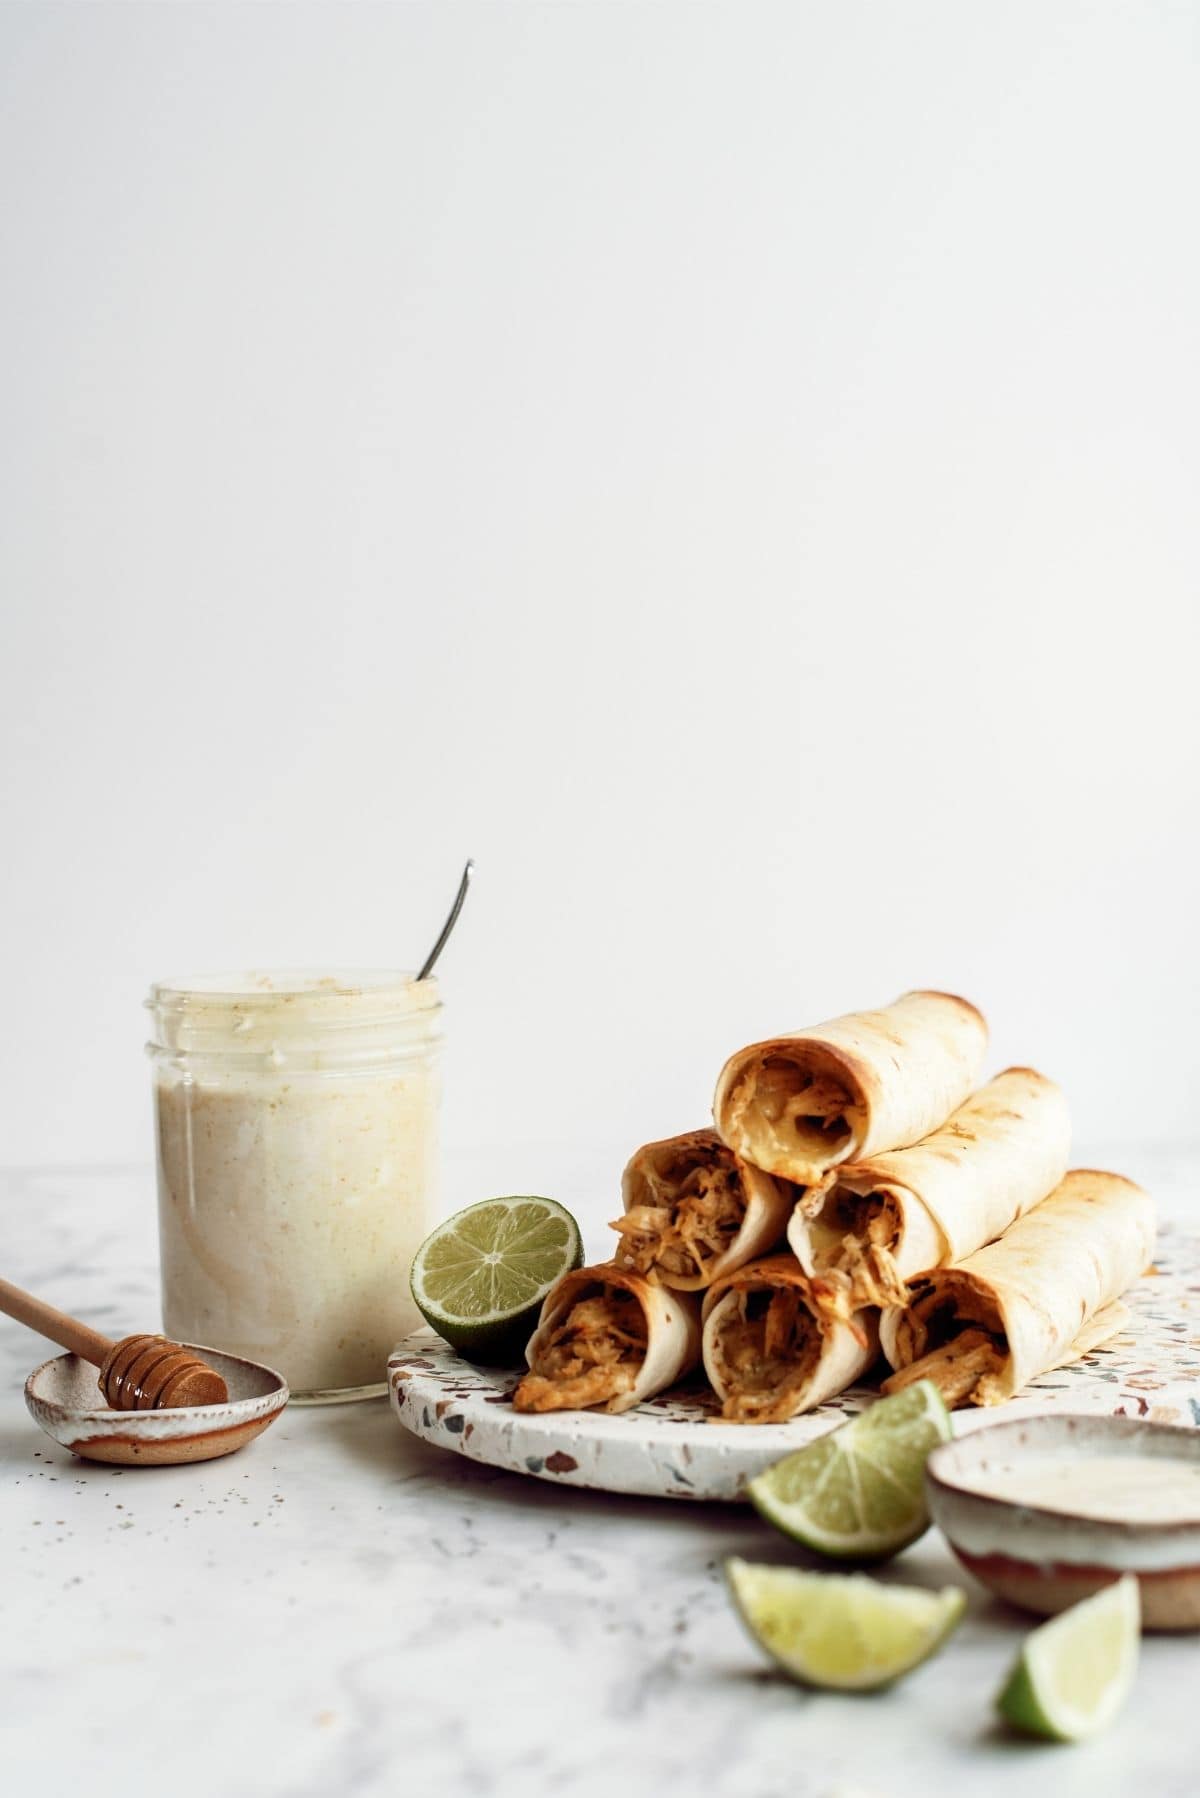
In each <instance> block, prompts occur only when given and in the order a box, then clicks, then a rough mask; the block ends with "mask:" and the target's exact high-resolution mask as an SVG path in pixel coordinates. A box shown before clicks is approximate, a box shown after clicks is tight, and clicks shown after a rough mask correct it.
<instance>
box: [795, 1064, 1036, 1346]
mask: <svg viewBox="0 0 1200 1798" xmlns="http://www.w3.org/2000/svg"><path fill="white" fill-rule="evenodd" d="M1070 1152H1071V1119H1070V1114H1069V1112H1068V1110H1067V1102H1066V1099H1065V1098H1064V1097H1063V1094H1062V1092H1061V1090H1060V1089H1059V1088H1058V1087H1057V1086H1056V1085H1055V1084H1054V1082H1053V1080H1048V1079H1047V1078H1046V1076H1045V1075H1044V1074H1039V1073H1036V1072H1035V1071H1034V1069H1033V1068H1006V1069H1005V1071H1004V1072H1003V1073H1002V1074H997V1075H996V1077H995V1079H994V1080H990V1081H989V1082H988V1084H987V1085H986V1086H984V1087H981V1088H980V1090H979V1091H978V1092H977V1093H972V1095H971V1097H970V1098H969V1099H968V1100H966V1102H965V1103H964V1104H962V1105H960V1106H959V1108H958V1110H957V1111H955V1112H954V1113H953V1114H952V1115H951V1116H950V1118H949V1119H948V1120H947V1121H946V1123H944V1124H943V1125H942V1127H941V1128H940V1129H939V1130H935V1131H934V1132H933V1133H932V1135H930V1136H927V1137H926V1138H925V1139H924V1141H923V1142H919V1143H916V1144H915V1145H914V1146H913V1147H912V1148H908V1149H893V1150H892V1151H891V1152H890V1154H886V1155H873V1156H871V1157H870V1159H869V1160H867V1161H859V1162H854V1163H852V1164H850V1165H846V1166H843V1167H840V1168H838V1169H836V1171H835V1172H834V1173H832V1174H831V1175H829V1176H828V1184H827V1185H825V1186H824V1187H820V1188H809V1189H808V1190H807V1192H806V1193H805V1195H804V1196H803V1197H802V1198H801V1200H800V1202H799V1203H798V1204H797V1205H796V1207H795V1210H794V1211H793V1213H792V1217H791V1221H790V1222H789V1224H788V1232H787V1235H788V1245H789V1247H790V1248H791V1250H792V1252H793V1254H794V1255H795V1256H796V1259H797V1260H798V1261H799V1263H800V1265H801V1267H803V1268H804V1269H805V1271H806V1272H807V1273H810V1274H812V1275H814V1276H816V1278H817V1279H818V1280H819V1281H820V1282H821V1283H822V1290H823V1291H824V1292H825V1293H826V1294H827V1295H832V1298H833V1301H834V1303H835V1304H836V1305H837V1306H838V1307H839V1308H841V1309H843V1310H845V1311H857V1310H860V1309H861V1307H862V1306H864V1305H903V1304H905V1303H906V1302H907V1299H908V1289H907V1282H908V1281H909V1280H911V1279H913V1278H914V1277H915V1276H916V1275H917V1274H923V1273H927V1272H928V1271H929V1270H930V1269H931V1268H935V1267H944V1266H946V1265H948V1264H949V1263H950V1262H954V1261H963V1260H965V1259H966V1257H967V1256H968V1255H971V1254H973V1253H974V1252H975V1250H976V1249H981V1248H982V1247H983V1246H984V1244H985V1243H988V1242H993V1241H994V1240H995V1239H996V1237H997V1236H1000V1235H1002V1234H1003V1233H1004V1231H1005V1230H1007V1229H1008V1227H1009V1225H1010V1224H1013V1223H1015V1222H1016V1220H1017V1218H1019V1217H1021V1216H1022V1215H1023V1214H1024V1213H1025V1212H1026V1211H1028V1210H1029V1209H1030V1207H1031V1206H1033V1205H1036V1204H1038V1202H1039V1201H1040V1200H1042V1199H1044V1198H1045V1197H1046V1196H1047V1194H1048V1193H1051V1192H1053V1191H1054V1189H1055V1187H1056V1186H1057V1185H1058V1183H1059V1181H1060V1180H1061V1179H1062V1177H1063V1175H1064V1174H1065V1173H1066V1171H1067V1162H1068V1159H1069V1157H1070Z"/></svg>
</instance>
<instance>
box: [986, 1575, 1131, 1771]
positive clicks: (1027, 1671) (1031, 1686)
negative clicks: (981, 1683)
mask: <svg viewBox="0 0 1200 1798" xmlns="http://www.w3.org/2000/svg"><path fill="white" fill-rule="evenodd" d="M1140 1640H1141V1603H1140V1599H1139V1595H1138V1583H1137V1580H1136V1578H1135V1577H1134V1575H1133V1574H1132V1573H1127V1574H1125V1576H1124V1577H1123V1578H1122V1579H1119V1580H1117V1581H1115V1583H1114V1584H1113V1585H1111V1586H1105V1587H1104V1588H1103V1590H1102V1591H1100V1592H1097V1593H1095V1594H1094V1595H1093V1596H1092V1597H1091V1598H1085V1599H1084V1600H1083V1601H1082V1603H1080V1604H1076V1605H1072V1606H1071V1608H1070V1610H1069V1611H1062V1612H1061V1613H1060V1614H1059V1615H1058V1616H1057V1617H1052V1618H1051V1619H1050V1621H1049V1623H1043V1624H1042V1625H1041V1627H1040V1628H1039V1629H1035V1630H1034V1631H1033V1633H1032V1635H1030V1636H1028V1637H1027V1638H1026V1640H1025V1646H1024V1647H1023V1648H1022V1650H1021V1652H1020V1654H1019V1655H1018V1657H1017V1662H1016V1665H1015V1666H1014V1667H1013V1670H1012V1672H1011V1673H1010V1674H1009V1676H1008V1680H1007V1681H1006V1683H1005V1685H1004V1687H1003V1689H1002V1690H1001V1692H1000V1695H999V1697H998V1698H997V1699H996V1706H997V1709H998V1710H999V1712H1000V1715H1001V1716H1002V1717H1003V1718H1004V1719H1005V1720H1006V1721H1007V1722H1009V1723H1011V1724H1012V1725H1013V1726H1014V1727H1015V1728H1016V1729H1020V1730H1023V1731H1024V1732H1025V1733H1026V1734H1027V1735H1033V1736H1046V1737H1049V1738H1050V1740H1052V1741H1055V1742H1079V1741H1082V1740H1083V1739H1084V1737H1085V1736H1095V1735H1099V1733H1100V1731H1101V1730H1102V1729H1106V1728H1107V1727H1108V1725H1109V1724H1110V1723H1111V1722H1112V1720H1113V1718H1114V1717H1115V1716H1116V1714H1117V1712H1118V1711H1119V1710H1120V1708H1121V1706H1122V1705H1123V1704H1124V1702H1125V1700H1126V1698H1128V1696H1129V1691H1130V1687H1131V1686H1132V1685H1133V1680H1134V1675H1135V1674H1136V1672H1137V1663H1138V1645H1139V1642H1140Z"/></svg>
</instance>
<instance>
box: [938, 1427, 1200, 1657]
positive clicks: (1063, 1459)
mask: <svg viewBox="0 0 1200 1798" xmlns="http://www.w3.org/2000/svg"><path fill="white" fill-rule="evenodd" d="M1115 1460H1116V1461H1126V1460H1129V1461H1131V1462H1132V1461H1135V1460H1136V1461H1137V1462H1138V1463H1139V1468H1138V1473H1137V1474H1136V1475H1133V1472H1132V1468H1131V1469H1130V1475H1131V1476H1132V1477H1133V1478H1135V1479H1137V1480H1140V1479H1141V1469H1143V1468H1145V1467H1146V1465H1147V1463H1149V1464H1150V1465H1151V1466H1154V1465H1155V1464H1157V1466H1158V1467H1159V1468H1161V1470H1162V1471H1161V1476H1160V1477H1159V1481H1158V1484H1159V1486H1160V1489H1161V1487H1162V1485H1163V1482H1164V1481H1165V1480H1166V1479H1168V1478H1170V1479H1172V1480H1175V1479H1177V1477H1178V1475H1179V1473H1180V1472H1181V1471H1183V1472H1184V1473H1185V1474H1186V1479H1185V1481H1182V1482H1180V1484H1181V1485H1182V1486H1183V1487H1184V1490H1185V1493H1186V1491H1187V1490H1188V1488H1190V1485H1191V1481H1192V1480H1193V1479H1194V1480H1195V1484H1196V1493H1197V1496H1196V1499H1195V1501H1194V1509H1193V1508H1192V1505H1193V1501H1191V1500H1190V1498H1186V1497H1185V1501H1184V1503H1183V1504H1182V1506H1175V1505H1174V1504H1172V1505H1157V1506H1155V1505H1150V1506H1149V1507H1147V1505H1146V1504H1145V1503H1141V1504H1139V1503H1138V1502H1137V1501H1134V1500H1129V1499H1126V1500H1120V1499H1116V1500H1112V1499H1110V1497H1109V1493H1110V1492H1111V1491H1112V1490H1113V1485H1112V1482H1113V1479H1114V1475H1116V1476H1118V1477H1117V1480H1116V1486H1117V1488H1119V1487H1120V1485H1121V1483H1122V1482H1121V1479H1120V1477H1119V1476H1120V1473H1121V1470H1120V1469H1119V1468H1114V1467H1113V1462H1114V1461H1115ZM1089 1463H1091V1464H1092V1478H1091V1481H1090V1482H1089V1474H1088V1468H1089ZM1127 1477H1128V1476H1127ZM925 1484H926V1489H927V1492H928V1495H929V1509H930V1512H931V1513H932V1515H933V1520H934V1522H935V1523H936V1524H938V1525H939V1527H940V1528H941V1530H942V1531H943V1533H944V1534H945V1536H946V1539H947V1541H948V1542H949V1544H950V1546H951V1548H952V1549H953V1550H954V1552H955V1554H956V1555H957V1556H958V1558H959V1560H960V1561H961V1562H962V1564H963V1566H964V1567H965V1568H966V1569H967V1571H968V1573H971V1574H973V1575H974V1576H975V1578H976V1579H977V1580H979V1581H980V1582H981V1583H982V1584H983V1585H985V1586H987V1587H988V1588H989V1590H990V1591H992V1592H994V1593H995V1594H996V1596H997V1597H998V1598H1004V1599H1007V1600H1008V1601H1009V1602H1010V1603H1012V1604H1017V1605H1020V1606H1021V1607H1022V1608H1023V1609H1024V1610H1028V1611H1036V1612H1038V1613H1039V1614H1040V1615H1042V1616H1049V1615H1052V1614H1053V1613H1054V1612H1056V1611H1062V1610H1065V1609H1066V1608H1067V1606H1068V1605H1072V1604H1075V1603H1077V1602H1078V1601H1079V1599H1081V1598H1087V1597H1088V1596H1089V1594H1091V1593H1092V1592H1097V1591H1099V1589H1100V1587H1101V1586H1105V1585H1109V1584H1111V1582H1112V1581H1113V1580H1115V1579H1117V1578H1118V1577H1119V1576H1120V1575H1121V1574H1122V1573H1135V1574H1136V1575H1137V1578H1138V1584H1139V1586H1140V1588H1141V1600H1142V1622H1143V1624H1144V1625H1145V1627H1146V1628H1148V1629H1174V1630H1182V1629H1200V1431H1197V1430H1188V1429H1176V1428H1173V1427H1170V1426H1165V1425H1162V1424H1152V1423H1143V1422H1140V1421H1139V1420H1138V1419H1137V1418H1132V1417H1031V1418H1026V1419H1024V1420H1022V1421H1020V1422H1016V1421H1014V1422H1012V1423H997V1424H992V1425H990V1426H985V1427H983V1428H980V1429H973V1430H972V1431H971V1432H970V1433H969V1434H968V1435H965V1436H961V1437H958V1438H957V1439H956V1440H954V1441H953V1442H946V1443H943V1444H942V1446H941V1447H940V1448H936V1449H934V1451H933V1453H932V1454H931V1455H930V1457H929V1460H928V1461H927V1462H926V1467H925ZM1153 1484H1154V1482H1153V1481H1150V1482H1148V1483H1147V1489H1148V1490H1150V1491H1152V1490H1153ZM1022 1485H1024V1491H1022ZM989 1487H991V1490H989ZM1026 1493H1028V1497H1026V1496H1025V1494H1026ZM1139 1511H1140V1512H1141V1514H1139Z"/></svg>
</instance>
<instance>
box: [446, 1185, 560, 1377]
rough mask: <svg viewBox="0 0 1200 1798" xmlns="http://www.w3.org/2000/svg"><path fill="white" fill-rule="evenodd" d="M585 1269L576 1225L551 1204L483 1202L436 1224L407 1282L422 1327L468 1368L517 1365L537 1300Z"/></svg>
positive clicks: (538, 1304)
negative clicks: (561, 1279)
mask: <svg viewBox="0 0 1200 1798" xmlns="http://www.w3.org/2000/svg"><path fill="white" fill-rule="evenodd" d="M582 1264H583V1244H582V1243H581V1241H580V1238H579V1225H578V1224H577V1223H576V1222H575V1219H574V1218H573V1217H572V1216H571V1213H570V1212H569V1211H567V1210H566V1209H565V1208H564V1207H563V1206H562V1205H559V1204H556V1203H555V1201H554V1200H553V1199H537V1198H529V1197H523V1196H522V1197H517V1198H507V1199H484V1200H483V1202H482V1203H481V1204H479V1205H468V1207H467V1209H466V1210H465V1211H459V1212H456V1213H455V1215H454V1216H453V1217H450V1218H447V1219H446V1222H445V1223H444V1224H439V1225H438V1227H437V1229H436V1230H435V1231H434V1232H433V1234H432V1235H431V1236H427V1237H426V1238H425V1241H424V1242H423V1243H422V1244H421V1246H420V1248H419V1249H418V1250H417V1253H416V1257H415V1258H414V1260H413V1264H412V1274H411V1276H410V1283H411V1285H412V1295H413V1298H414V1299H415V1301H416V1305H417V1309H418V1310H419V1311H420V1313H421V1316H422V1317H423V1318H424V1319H425V1322H426V1323H427V1324H431V1325H432V1326H433V1328H434V1329H435V1330H436V1331H437V1333H438V1335H439V1336H442V1337H444V1338H445V1340H446V1341H447V1342H448V1343H449V1344H450V1346H451V1347H452V1348H456V1349H458V1351H459V1353H460V1354H463V1355H465V1356H466V1357H467V1359H468V1360H470V1361H480V1362H483V1363H485V1364H486V1365H487V1366H490V1367H506V1366H515V1365H516V1364H517V1363H518V1362H520V1361H521V1360H522V1359H523V1358H524V1354H525V1345H526V1343H527V1342H528V1341H529V1338H530V1336H531V1335H532V1334H533V1330H534V1326H535V1324H536V1323H537V1318H538V1312H539V1311H540V1309H541V1304H542V1300H543V1299H544V1298H545V1296H546V1294H547V1293H548V1292H549V1290H550V1288H551V1287H552V1286H553V1284H554V1282H555V1281H556V1280H557V1279H558V1277H559V1275H560V1274H565V1273H569V1272H570V1270H571V1269H572V1268H574V1267H580V1266H582Z"/></svg>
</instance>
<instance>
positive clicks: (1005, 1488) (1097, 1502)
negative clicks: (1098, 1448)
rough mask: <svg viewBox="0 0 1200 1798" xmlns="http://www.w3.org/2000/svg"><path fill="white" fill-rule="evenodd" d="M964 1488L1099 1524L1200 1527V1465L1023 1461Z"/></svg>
mask: <svg viewBox="0 0 1200 1798" xmlns="http://www.w3.org/2000/svg"><path fill="white" fill-rule="evenodd" d="M961 1484H962V1485H964V1486H966V1487H968V1489H969V1490H970V1491H972V1492H980V1493H983V1494H984V1495H985V1496H986V1497H988V1498H1002V1499H1006V1500H1007V1501H1008V1502H1009V1503H1010V1504H1017V1505H1030V1506H1034V1507H1037V1508H1038V1509H1041V1510H1049V1511H1064V1512H1068V1513H1070V1515H1072V1516H1075V1517H1087V1518H1091V1519H1093V1520H1094V1521H1096V1522H1098V1523H1147V1524H1149V1523H1154V1524H1159V1523H1195V1522H1198V1521H1200V1461H1195V1462H1193V1461H1187V1460H1184V1459H1183V1457H1182V1456H1179V1457H1172V1456H1170V1455H1138V1454H1134V1455H1078V1456H1071V1457H1068V1456H1066V1455H1038V1454H1029V1455H1020V1456H1014V1457H1013V1458H1012V1459H1011V1460H1007V1459H1006V1460H1003V1461H1001V1460H996V1461H992V1462H989V1463H988V1464H987V1465H986V1466H985V1467H979V1468H977V1469H975V1470H973V1472H972V1474H971V1476H970V1479H969V1480H966V1479H963V1480H962V1481H961Z"/></svg>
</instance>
